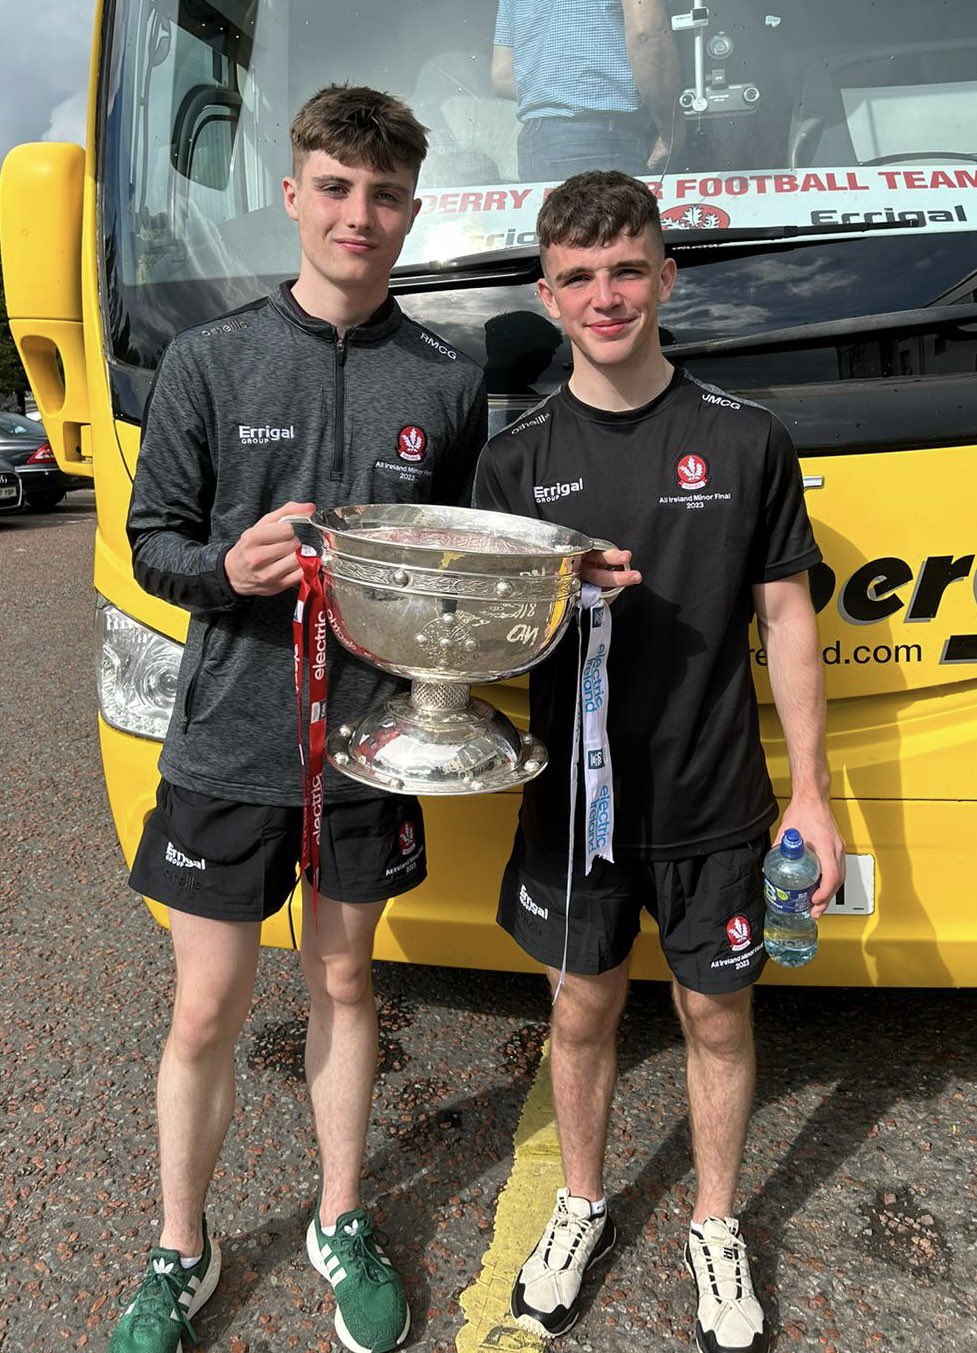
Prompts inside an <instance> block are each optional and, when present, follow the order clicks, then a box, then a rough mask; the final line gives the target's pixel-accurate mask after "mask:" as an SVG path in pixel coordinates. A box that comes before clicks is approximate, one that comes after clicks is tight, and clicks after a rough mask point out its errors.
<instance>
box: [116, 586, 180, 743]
mask: <svg viewBox="0 0 977 1353" xmlns="http://www.w3.org/2000/svg"><path fill="white" fill-rule="evenodd" d="M95 634H96V636H97V639H98V704H99V709H100V710H101V712H102V718H103V719H104V720H105V722H106V723H107V724H110V725H111V726H112V727H113V728H118V729H121V731H122V732H123V733H135V734H136V735H137V736H138V737H142V738H155V739H157V740H158V741H159V742H162V740H163V738H164V737H165V736H166V729H167V726H168V724H169V722H170V716H171V715H172V713H173V701H174V698H175V696H176V678H177V673H178V672H179V670H180V659H181V657H182V656H183V646H182V645H181V644H177V643H174V642H173V640H172V639H167V638H165V637H164V636H163V635H162V634H157V633H156V631H155V630H151V629H149V628H147V626H146V625H140V624H139V622H138V621H136V620H133V618H132V617H131V616H129V615H126V613H125V612H124V611H120V610H119V609H118V607H117V606H113V605H112V604H111V603H110V602H108V601H106V600H105V598H104V597H102V596H99V597H97V598H96V601H95Z"/></svg>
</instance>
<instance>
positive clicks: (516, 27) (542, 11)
mask: <svg viewBox="0 0 977 1353" xmlns="http://www.w3.org/2000/svg"><path fill="white" fill-rule="evenodd" d="M679 79H680V71H679V60H678V53H677V51H676V49H675V41H674V39H673V37H672V29H671V24H670V22H669V16H668V12H667V10H666V8H665V3H664V0H499V8H498V13H497V16H496V21H495V45H494V47H493V49H492V88H493V90H494V91H495V93H496V94H497V95H498V96H499V97H500V98H504V99H515V100H516V105H517V107H516V112H517V116H518V118H519V121H520V123H521V124H522V126H521V128H520V131H519V139H518V143H517V152H518V156H519V177H520V178H521V179H522V180H523V181H524V182H526V183H536V182H540V181H542V180H550V181H553V180H559V179H564V178H568V177H569V176H570V175H571V174H577V173H579V172H580V171H581V170H584V169H621V170H623V171H624V172H626V173H628V174H646V173H648V172H649V170H653V171H656V172H662V171H663V170H664V168H665V165H666V163H667V161H668V158H669V155H670V154H671V151H672V146H673V141H674V139H675V137H676V136H677V135H679V134H680V133H681V130H682V125H683V124H682V115H681V114H680V113H679V112H678V108H677V105H676V99H677V98H678V95H679Z"/></svg>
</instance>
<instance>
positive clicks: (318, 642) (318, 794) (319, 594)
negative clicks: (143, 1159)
mask: <svg viewBox="0 0 977 1353" xmlns="http://www.w3.org/2000/svg"><path fill="white" fill-rule="evenodd" d="M295 553H296V557H297V559H298V561H299V564H300V566H301V568H302V581H301V582H300V583H299V595H298V601H297V602H296V603H295V614H294V616H293V617H292V640H293V652H294V659H295V703H296V710H297V720H298V725H297V726H298V743H299V758H300V759H301V762H302V859H301V869H302V872H303V874H304V873H305V871H306V870H307V869H311V873H312V921H313V924H317V922H318V900H319V839H320V835H321V831H322V791H323V772H324V770H325V761H326V631H327V629H328V621H327V618H326V602H325V592H324V589H323V586H322V571H321V560H320V558H319V556H318V554H317V553H316V551H315V550H314V549H313V548H312V546H311V545H301V546H300V547H299V548H298V549H297V550H296V552H295ZM306 654H307V656H308V664H309V729H308V741H309V751H308V756H306V752H305V738H304V737H303V728H302V689H303V666H304V661H305V657H306Z"/></svg>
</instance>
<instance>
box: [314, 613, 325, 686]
mask: <svg viewBox="0 0 977 1353" xmlns="http://www.w3.org/2000/svg"><path fill="white" fill-rule="evenodd" d="M313 642H314V644H315V648H314V649H313V656H312V676H313V678H314V679H315V680H316V681H321V680H322V678H323V677H324V676H325V674H326V617H325V616H324V615H323V613H322V611H320V612H319V614H318V615H317V616H316V618H315V629H314V630H313Z"/></svg>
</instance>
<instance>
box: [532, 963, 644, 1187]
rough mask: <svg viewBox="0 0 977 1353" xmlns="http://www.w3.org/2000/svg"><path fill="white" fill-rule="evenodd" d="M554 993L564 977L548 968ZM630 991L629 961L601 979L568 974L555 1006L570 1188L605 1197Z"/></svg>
mask: <svg viewBox="0 0 977 1353" xmlns="http://www.w3.org/2000/svg"><path fill="white" fill-rule="evenodd" d="M547 975H548V977H549V979H550V983H551V985H552V986H553V988H554V989H555V987H556V983H557V981H558V979H559V973H558V972H556V971H554V970H553V969H552V968H550V969H548V970H547ZM627 990H628V970H627V963H622V964H621V965H620V966H619V967H617V968H612V969H611V971H610V972H605V973H601V974H600V975H599V976H596V977H583V976H580V975H579V974H574V973H568V974H567V977H566V981H565V982H564V984H563V990H562V991H561V992H560V995H559V996H558V997H557V1000H556V1003H555V1005H554V1006H553V1015H552V1029H551V1033H550V1070H551V1074H552V1077H553V1104H554V1107H555V1109H556V1122H557V1126H558V1128H559V1132H560V1152H561V1155H562V1157H563V1171H564V1176H565V1178H566V1183H567V1188H568V1189H569V1190H570V1192H571V1194H573V1196H574V1197H577V1198H589V1199H590V1201H591V1202H596V1201H597V1200H598V1199H600V1198H602V1197H603V1196H604V1184H603V1171H604V1153H605V1151H606V1149H607V1124H608V1120H609V1118H610V1112H611V1100H612V1099H613V1097H614V1082H615V1080H616V1078H617V1026H618V1022H619V1021H620V1018H621V1011H622V1010H623V1008H624V1001H625V997H626V996H627Z"/></svg>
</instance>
